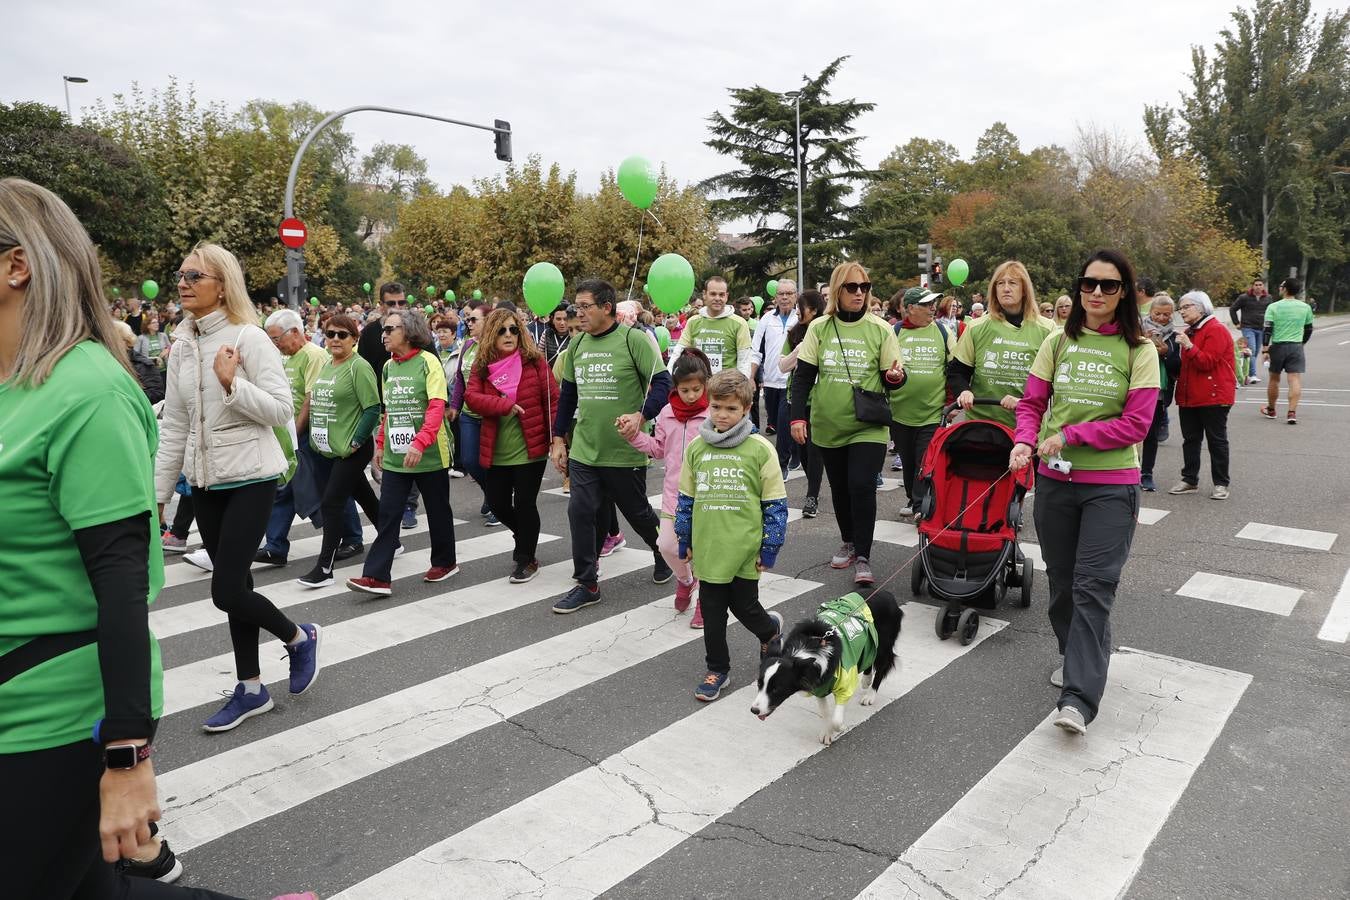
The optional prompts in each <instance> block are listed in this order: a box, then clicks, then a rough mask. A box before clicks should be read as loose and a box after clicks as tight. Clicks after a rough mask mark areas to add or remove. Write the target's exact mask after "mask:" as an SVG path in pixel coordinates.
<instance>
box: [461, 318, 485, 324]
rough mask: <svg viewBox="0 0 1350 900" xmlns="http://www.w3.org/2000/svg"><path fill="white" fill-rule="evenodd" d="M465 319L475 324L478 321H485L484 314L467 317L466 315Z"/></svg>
mask: <svg viewBox="0 0 1350 900" xmlns="http://www.w3.org/2000/svg"><path fill="white" fill-rule="evenodd" d="M465 321H467V322H470V323H473V324H477V323H478V322H481V321H483V317H482V316H466V317H465Z"/></svg>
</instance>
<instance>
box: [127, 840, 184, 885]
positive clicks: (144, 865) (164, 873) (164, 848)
mask: <svg viewBox="0 0 1350 900" xmlns="http://www.w3.org/2000/svg"><path fill="white" fill-rule="evenodd" d="M117 871H118V872H121V873H122V874H123V875H130V876H132V877H133V878H152V879H154V880H155V881H158V882H161V883H163V884H173V883H174V882H175V881H177V880H178V879H179V878H181V877H182V875H183V864H182V863H181V862H179V861H178V857H176V856H174V855H173V851H172V850H170V849H169V842H168V841H165V840H161V841H160V842H159V855H158V856H156V857H155V858H154V859H152V860H150V861H149V862H141V861H140V860H138V859H121V860H118V861H117Z"/></svg>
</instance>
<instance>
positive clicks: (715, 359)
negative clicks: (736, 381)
mask: <svg viewBox="0 0 1350 900" xmlns="http://www.w3.org/2000/svg"><path fill="white" fill-rule="evenodd" d="M708 363H709V364H710V365H711V367H712V373H713V374H714V375H716V374H717V373H718V372H720V371H722V354H720V353H719V354H717V355H716V356H709V357H708Z"/></svg>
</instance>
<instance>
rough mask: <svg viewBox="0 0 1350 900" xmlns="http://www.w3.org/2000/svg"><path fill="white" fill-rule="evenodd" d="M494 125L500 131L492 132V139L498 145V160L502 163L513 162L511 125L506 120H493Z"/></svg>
mask: <svg viewBox="0 0 1350 900" xmlns="http://www.w3.org/2000/svg"><path fill="white" fill-rule="evenodd" d="M492 125H493V127H495V128H498V129H500V130H499V131H494V132H492V138H493V140H494V141H495V142H496V145H497V158H498V159H500V160H501V161H502V162H510V161H511V123H510V122H507V121H506V120H505V119H493V120H492Z"/></svg>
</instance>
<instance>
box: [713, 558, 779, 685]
mask: <svg viewBox="0 0 1350 900" xmlns="http://www.w3.org/2000/svg"><path fill="white" fill-rule="evenodd" d="M698 591H699V593H698V602H699V604H700V606H701V608H702V609H703V652H704V655H705V657H706V659H705V662H707V664H708V671H710V672H718V673H720V674H724V675H725V674H726V673H727V672H730V671H731V652H730V651H729V650H728V649H727V612H728V611H730V612H731V614H732V615H734V616H735V617H736V619H737V620H738V621H739V622H740V623H741V624H742V625H744V626H745V627H746V628H748V629H750V631H751V633H753V634H754V636H755V637H757V638H759V641H760V643H766V642H768V641H770V640H772V639H773V636H774V635H775V634H776V633H777V631H778V626H777V625H775V624H774V621H773V619H771V618H769V614H768V613H767V612H765V611H764V607H763V606H761V605H760V603H759V582H758V581H755V580H753V579H750V578H733V579H732V580H731V582H730V583H729V584H713V583H712V582H708V581H701V582H699V589H698Z"/></svg>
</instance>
